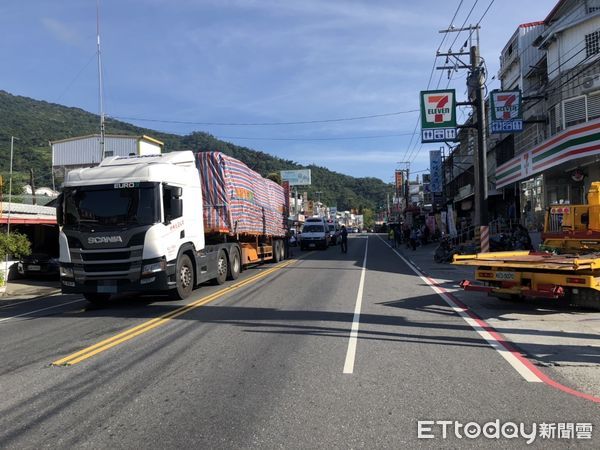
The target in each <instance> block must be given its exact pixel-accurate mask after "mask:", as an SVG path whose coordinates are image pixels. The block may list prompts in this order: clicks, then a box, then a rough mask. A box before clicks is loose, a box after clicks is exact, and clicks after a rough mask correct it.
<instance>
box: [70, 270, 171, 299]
mask: <svg viewBox="0 0 600 450" xmlns="http://www.w3.org/2000/svg"><path fill="white" fill-rule="evenodd" d="M175 270H176V266H175V264H167V266H166V269H165V270H162V271H160V272H155V273H153V274H151V275H146V276H143V277H142V276H140V277H138V278H137V279H128V278H104V279H103V278H93V279H84V280H77V281H76V280H75V278H72V277H64V276H61V278H60V284H61V289H62V292H63V294H120V293H125V292H139V293H144V294H150V293H161V292H162V293H164V292H165V291H168V290H170V289H175V288H176V286H177V282H176V277H175Z"/></svg>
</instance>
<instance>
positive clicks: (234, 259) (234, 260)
mask: <svg viewBox="0 0 600 450" xmlns="http://www.w3.org/2000/svg"><path fill="white" fill-rule="evenodd" d="M241 269H242V263H241V259H240V252H239V250H238V249H237V248H233V249H232V250H231V254H230V255H229V271H228V273H227V279H229V280H237V278H238V277H239V276H240V272H241Z"/></svg>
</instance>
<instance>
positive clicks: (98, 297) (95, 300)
mask: <svg viewBox="0 0 600 450" xmlns="http://www.w3.org/2000/svg"><path fill="white" fill-rule="evenodd" d="M83 297H84V298H85V299H86V300H87V301H88V302H90V303H91V304H92V305H94V306H105V305H106V304H107V303H108V300H109V299H110V294H97V293H89V294H83Z"/></svg>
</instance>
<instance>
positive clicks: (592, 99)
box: [587, 92, 600, 120]
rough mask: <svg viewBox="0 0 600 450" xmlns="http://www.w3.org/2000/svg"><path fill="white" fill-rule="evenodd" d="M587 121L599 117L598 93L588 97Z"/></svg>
mask: <svg viewBox="0 0 600 450" xmlns="http://www.w3.org/2000/svg"><path fill="white" fill-rule="evenodd" d="M587 115H588V120H592V119H597V118H598V117H600V92H598V93H595V94H593V95H588V99H587Z"/></svg>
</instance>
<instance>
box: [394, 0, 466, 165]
mask: <svg viewBox="0 0 600 450" xmlns="http://www.w3.org/2000/svg"><path fill="white" fill-rule="evenodd" d="M463 1H464V0H460V2H459V3H458V5H457V6H456V10H455V11H454V15H453V16H452V19H451V20H450V24H449V25H448V27H451V26H452V24H453V22H454V19H456V16H457V15H458V12H459V11H460V8H461V6H462V4H463ZM445 40H446V34H445V33H444V35H443V36H442V40H441V41H440V45H439V46H438V48H437V51H436V54H435V57H434V58H433V64H432V65H431V72H430V73H429V80H428V81H427V88H426V89H425V90H428V89H429V86H431V80H432V79H433V73H434V72H435V63H436V62H437V59H438V55H437V54H438V53H439V51H440V49H441V48H442V45H443V43H444V41H445ZM420 121H421V112H420V111H419V117H417V121H416V123H415V128H414V130H413V134H412V136H411V138H410V141H409V142H408V145H407V146H406V150H405V151H404V156H403V157H402V160H406V159H407V158H406V155H408V152H409V150H410V148H411V145H412V143H413V140H414V138H415V136H416V134H417V128H419V122H420Z"/></svg>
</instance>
